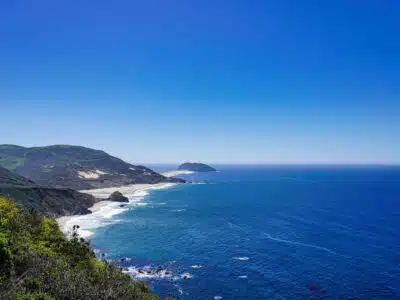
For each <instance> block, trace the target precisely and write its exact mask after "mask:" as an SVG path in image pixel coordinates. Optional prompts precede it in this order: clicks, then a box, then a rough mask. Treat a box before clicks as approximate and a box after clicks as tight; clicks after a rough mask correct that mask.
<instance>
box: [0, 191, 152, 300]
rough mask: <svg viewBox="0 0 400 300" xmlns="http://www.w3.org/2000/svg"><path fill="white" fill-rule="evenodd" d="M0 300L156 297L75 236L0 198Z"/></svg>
mask: <svg viewBox="0 0 400 300" xmlns="http://www.w3.org/2000/svg"><path fill="white" fill-rule="evenodd" d="M0 299H18V300H25V299H26V300H39V299H42V300H50V299H76V300H79V299H82V300H83V299H96V300H97V299H138V300H147V299H158V297H157V296H156V295H153V294H150V293H149V291H148V288H147V286H146V285H145V284H144V283H143V282H139V281H134V280H132V279H131V278H130V277H129V276H128V275H125V274H123V273H122V272H121V270H120V268H119V267H118V266H115V265H113V264H111V263H108V262H106V261H99V260H98V259H96V257H95V254H94V253H93V251H92V250H91V248H90V246H89V244H88V243H87V242H85V241H84V240H83V239H79V238H78V236H77V235H76V234H74V235H73V237H72V238H71V239H67V238H66V237H65V236H64V235H63V234H62V232H61V231H60V230H59V228H58V225H57V223H55V222H54V221H53V220H51V219H50V218H47V217H44V218H42V217H40V216H39V215H38V214H37V213H34V212H26V211H23V210H20V209H18V208H17V207H16V206H15V204H14V203H12V202H10V201H9V200H7V199H6V198H5V197H2V196H0Z"/></svg>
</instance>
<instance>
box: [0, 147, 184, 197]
mask: <svg viewBox="0 0 400 300" xmlns="http://www.w3.org/2000/svg"><path fill="white" fill-rule="evenodd" d="M0 166H2V167H4V168H7V169H9V170H12V171H15V172H18V173H20V174H22V175H23V176H25V177H27V178H30V179H32V180H33V181H35V182H36V183H38V184H41V185H50V186H53V187H61V188H73V189H76V190H82V189H90V188H99V187H111V186H122V185H127V184H132V183H157V182H172V181H173V182H178V181H179V180H178V179H173V178H165V177H164V176H162V175H160V174H158V173H156V172H154V171H152V170H150V169H148V168H146V167H143V166H135V165H132V164H129V163H127V162H125V161H123V160H121V159H119V158H116V157H113V156H111V155H109V154H107V153H105V152H104V151H100V150H94V149H90V148H85V147H80V146H69V145H54V146H47V147H32V148H24V147H20V146H15V145H0ZM97 170H99V171H101V172H103V173H101V174H98V178H86V179H85V178H83V177H81V176H79V172H86V173H88V172H89V173H93V172H96V171H97ZM181 182H183V181H182V180H181Z"/></svg>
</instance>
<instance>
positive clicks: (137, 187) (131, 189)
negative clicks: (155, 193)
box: [56, 183, 176, 229]
mask: <svg viewBox="0 0 400 300" xmlns="http://www.w3.org/2000/svg"><path fill="white" fill-rule="evenodd" d="M174 185H176V183H156V184H145V183H144V184H131V185H127V186H120V187H112V188H103V189H91V190H81V191H80V192H81V193H86V194H90V195H93V196H95V197H96V198H98V199H107V198H108V197H109V196H110V195H111V194H112V193H114V192H115V191H119V192H121V193H122V194H124V195H128V194H134V193H136V194H138V193H140V192H145V191H146V190H150V189H162V188H167V187H171V186H174ZM110 203H113V201H108V200H101V201H99V202H96V203H95V204H94V205H93V206H92V207H90V208H88V209H89V210H90V211H91V212H92V213H95V212H97V211H99V210H100V209H101V208H103V207H105V206H107V205H109V204H110ZM77 216H79V215H71V216H63V217H59V218H57V219H56V221H57V223H58V226H59V227H60V228H61V229H63V228H64V227H65V225H66V223H67V222H68V221H69V220H71V218H74V217H77Z"/></svg>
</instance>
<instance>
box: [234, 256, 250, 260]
mask: <svg viewBox="0 0 400 300" xmlns="http://www.w3.org/2000/svg"><path fill="white" fill-rule="evenodd" d="M233 259H236V260H249V259H250V258H248V257H247V256H239V257H234V258H233Z"/></svg>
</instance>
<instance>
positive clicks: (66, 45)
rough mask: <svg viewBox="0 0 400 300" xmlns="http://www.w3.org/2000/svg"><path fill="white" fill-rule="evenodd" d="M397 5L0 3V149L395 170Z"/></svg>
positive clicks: (399, 62)
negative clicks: (54, 148)
mask: <svg viewBox="0 0 400 300" xmlns="http://www.w3.org/2000/svg"><path fill="white" fill-rule="evenodd" d="M399 15H400V1H397V0H392V1H391V0H386V1H378V0H376V1H371V0H363V1H361V0H352V1H349V0H327V1H321V0H315V1H313V0H298V1H296V0H280V1H265V0H241V1H239V0H231V1H227V0H212V1H209V0H203V1H194V0H193V1H192V0H180V1H179V0H170V1H165V0H146V1H136V0H130V1H128V0H126V1H118V0H113V1H103V0H96V1H93V0H86V1H76V0H70V1H54V0H24V1H22V0H2V1H1V2H0V28H1V29H0V108H1V109H0V113H1V119H2V122H3V126H0V143H5V144H17V145H23V146H44V145H52V144H72V145H82V146H87V147H92V148H96V149H102V150H105V151H107V152H109V153H110V154H113V155H115V156H118V157H121V158H123V159H125V160H127V161H129V162H132V163H146V162H147V163H150V162H153V163H176V162H182V161H185V160H192V161H193V160H194V161H202V162H206V163H207V162H208V163H340V164H341V163H378V164H400V18H399Z"/></svg>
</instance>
